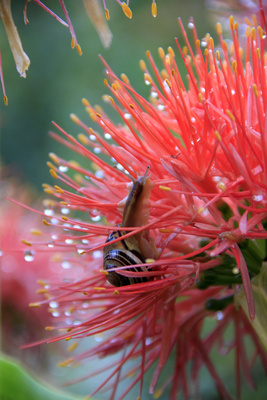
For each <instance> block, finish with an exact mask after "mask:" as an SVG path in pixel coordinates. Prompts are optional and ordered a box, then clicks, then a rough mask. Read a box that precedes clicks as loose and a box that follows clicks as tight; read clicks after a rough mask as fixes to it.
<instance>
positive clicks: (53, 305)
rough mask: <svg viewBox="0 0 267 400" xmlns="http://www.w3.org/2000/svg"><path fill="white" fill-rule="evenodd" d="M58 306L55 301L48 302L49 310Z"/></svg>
mask: <svg viewBox="0 0 267 400" xmlns="http://www.w3.org/2000/svg"><path fill="white" fill-rule="evenodd" d="M58 306H59V303H58V302H57V301H53V300H52V301H50V302H49V307H50V308H58Z"/></svg>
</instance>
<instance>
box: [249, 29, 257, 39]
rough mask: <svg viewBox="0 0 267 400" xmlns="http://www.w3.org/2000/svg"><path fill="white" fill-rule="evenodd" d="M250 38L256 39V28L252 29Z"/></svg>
mask: <svg viewBox="0 0 267 400" xmlns="http://www.w3.org/2000/svg"><path fill="white" fill-rule="evenodd" d="M250 37H251V39H252V40H255V39H256V32H255V28H254V27H253V28H252V29H251V32H250Z"/></svg>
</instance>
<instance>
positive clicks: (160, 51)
mask: <svg viewBox="0 0 267 400" xmlns="http://www.w3.org/2000/svg"><path fill="white" fill-rule="evenodd" d="M158 55H159V56H160V58H164V57H165V51H164V50H163V48H162V47H159V48H158Z"/></svg>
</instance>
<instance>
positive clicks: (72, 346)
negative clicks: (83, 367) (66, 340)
mask: <svg viewBox="0 0 267 400" xmlns="http://www.w3.org/2000/svg"><path fill="white" fill-rule="evenodd" d="M77 346H78V342H74V343H72V344H71V345H70V346H69V347H68V352H69V353H71V352H72V351H73V350H75V349H76V348H77Z"/></svg>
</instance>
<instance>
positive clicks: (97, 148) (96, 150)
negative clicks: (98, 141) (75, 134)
mask: <svg viewBox="0 0 267 400" xmlns="http://www.w3.org/2000/svg"><path fill="white" fill-rule="evenodd" d="M94 152H95V153H96V154H100V153H102V149H101V148H100V147H94Z"/></svg>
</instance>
